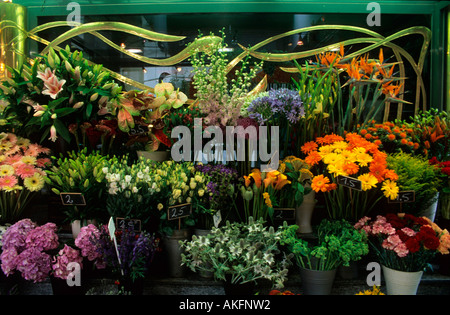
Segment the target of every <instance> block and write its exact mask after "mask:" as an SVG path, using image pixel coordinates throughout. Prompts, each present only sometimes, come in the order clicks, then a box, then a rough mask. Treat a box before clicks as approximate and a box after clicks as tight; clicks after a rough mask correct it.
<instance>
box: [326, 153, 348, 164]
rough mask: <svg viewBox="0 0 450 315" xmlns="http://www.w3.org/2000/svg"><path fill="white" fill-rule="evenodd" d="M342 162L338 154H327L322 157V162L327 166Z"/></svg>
mask: <svg viewBox="0 0 450 315" xmlns="http://www.w3.org/2000/svg"><path fill="white" fill-rule="evenodd" d="M342 160H343V159H342V156H341V155H340V154H338V153H328V154H326V155H324V156H323V162H324V163H325V164H328V165H330V164H336V163H340V162H342Z"/></svg>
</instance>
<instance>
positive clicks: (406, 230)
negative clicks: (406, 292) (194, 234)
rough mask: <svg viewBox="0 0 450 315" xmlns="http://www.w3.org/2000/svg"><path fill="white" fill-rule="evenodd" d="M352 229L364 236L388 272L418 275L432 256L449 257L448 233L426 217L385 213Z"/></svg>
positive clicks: (363, 219) (364, 220) (362, 221)
mask: <svg viewBox="0 0 450 315" xmlns="http://www.w3.org/2000/svg"><path fill="white" fill-rule="evenodd" d="M355 228H357V229H358V230H362V231H364V232H366V233H367V235H368V237H369V242H370V244H371V248H372V249H373V250H374V252H375V254H376V256H377V258H378V259H379V262H380V263H381V264H383V265H384V266H386V267H388V268H391V269H395V270H400V271H406V272H415V271H422V270H424V269H425V267H426V266H427V264H428V263H430V262H431V260H432V259H433V258H434V256H435V255H437V254H442V255H448V254H449V249H450V235H449V232H448V231H447V230H442V229H441V228H439V226H438V225H436V224H435V223H433V222H431V221H430V220H429V219H428V218H426V217H416V216H413V215H411V214H405V213H399V214H393V213H389V214H387V215H386V216H381V215H378V216H377V217H376V219H371V218H369V217H364V218H362V219H361V220H360V221H358V222H357V223H356V224H355Z"/></svg>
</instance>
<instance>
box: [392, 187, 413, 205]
mask: <svg viewBox="0 0 450 315" xmlns="http://www.w3.org/2000/svg"><path fill="white" fill-rule="evenodd" d="M415 200H416V192H415V191H414V190H404V191H399V192H398V195H397V198H396V199H395V200H391V199H388V203H410V202H414V201H415Z"/></svg>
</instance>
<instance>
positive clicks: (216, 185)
mask: <svg viewBox="0 0 450 315" xmlns="http://www.w3.org/2000/svg"><path fill="white" fill-rule="evenodd" d="M195 169H196V170H197V171H199V172H202V173H204V174H207V175H208V176H209V177H210V178H211V180H210V181H209V182H208V184H207V185H206V188H207V190H208V193H209V202H210V207H211V208H212V209H215V210H219V209H221V208H224V207H226V206H227V205H230V202H229V198H230V195H229V194H228V193H229V191H230V190H231V189H233V188H234V184H235V183H236V181H237V179H238V177H239V175H238V172H237V170H236V169H234V168H231V167H228V166H226V165H223V164H216V165H211V164H205V165H200V164H199V165H196V166H195ZM230 185H231V186H233V188H232V187H230ZM227 200H228V201H227Z"/></svg>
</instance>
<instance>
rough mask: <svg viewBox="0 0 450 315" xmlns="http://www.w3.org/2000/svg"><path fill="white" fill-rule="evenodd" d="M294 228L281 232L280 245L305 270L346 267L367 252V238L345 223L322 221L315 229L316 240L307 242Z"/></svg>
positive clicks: (292, 226) (295, 226)
mask: <svg viewBox="0 0 450 315" xmlns="http://www.w3.org/2000/svg"><path fill="white" fill-rule="evenodd" d="M297 230H298V226H297V225H291V226H289V227H288V228H287V229H285V230H284V232H283V234H282V239H281V244H282V245H286V246H287V248H288V249H289V251H290V252H291V253H293V254H294V257H295V259H296V261H297V265H298V266H299V267H302V268H306V269H314V270H333V269H336V268H337V267H339V266H341V265H343V266H349V263H350V262H351V261H357V260H360V259H361V258H362V257H363V256H364V255H367V254H368V252H369V246H368V243H367V235H366V234H365V233H364V232H361V231H358V230H356V229H355V228H354V227H353V226H352V225H351V224H350V223H349V222H347V221H345V220H340V221H339V220H336V221H329V220H323V221H322V222H321V223H320V225H319V226H318V228H317V239H315V240H313V241H307V240H305V239H302V238H300V237H299V236H298V234H297Z"/></svg>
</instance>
